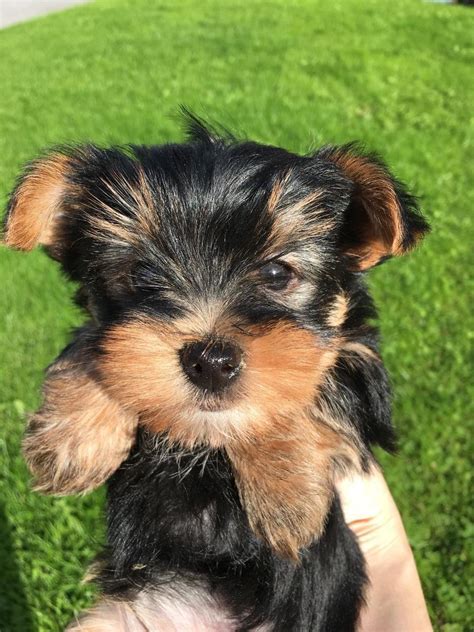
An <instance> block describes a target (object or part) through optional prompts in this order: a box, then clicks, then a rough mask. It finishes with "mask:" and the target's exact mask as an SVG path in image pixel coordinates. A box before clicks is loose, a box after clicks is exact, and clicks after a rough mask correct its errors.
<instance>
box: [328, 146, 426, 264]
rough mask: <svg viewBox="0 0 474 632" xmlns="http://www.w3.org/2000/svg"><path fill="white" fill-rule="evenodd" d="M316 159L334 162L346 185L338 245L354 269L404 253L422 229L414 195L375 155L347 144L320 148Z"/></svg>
mask: <svg viewBox="0 0 474 632" xmlns="http://www.w3.org/2000/svg"><path fill="white" fill-rule="evenodd" d="M318 157H320V158H323V159H325V160H328V161H330V162H332V163H333V164H335V165H336V166H337V167H338V168H339V169H340V170H341V171H342V173H343V174H344V176H345V177H346V178H347V179H348V180H349V181H350V182H351V184H352V192H351V196H350V201H349V204H348V206H347V208H346V211H345V215H344V223H343V226H342V231H341V242H340V245H341V247H342V249H343V250H344V252H345V253H346V254H347V255H348V256H349V257H350V258H351V259H352V261H353V267H354V269H355V270H367V269H368V268H371V267H372V266H375V265H377V264H378V263H381V262H382V261H384V260H385V259H387V258H389V257H392V256H399V255H403V254H405V253H406V252H407V251H409V250H410V249H411V248H413V247H415V245H416V244H417V242H418V241H419V240H420V239H421V238H422V237H423V236H424V234H425V233H426V232H428V230H429V226H428V224H427V222H426V221H425V220H424V219H423V217H422V216H421V215H420V213H419V212H418V205H417V202H416V200H415V198H414V197H413V196H412V195H410V194H409V193H408V191H407V190H406V189H405V187H404V185H403V184H401V183H400V182H398V181H397V180H396V179H395V178H394V177H393V176H392V175H391V173H390V172H389V170H388V169H387V167H386V166H385V164H384V163H383V162H382V161H381V160H380V159H379V158H378V157H377V156H374V155H364V154H361V153H359V152H358V151H357V148H356V146H355V145H353V144H351V145H344V146H341V147H326V148H323V149H322V150H321V151H320V152H318Z"/></svg>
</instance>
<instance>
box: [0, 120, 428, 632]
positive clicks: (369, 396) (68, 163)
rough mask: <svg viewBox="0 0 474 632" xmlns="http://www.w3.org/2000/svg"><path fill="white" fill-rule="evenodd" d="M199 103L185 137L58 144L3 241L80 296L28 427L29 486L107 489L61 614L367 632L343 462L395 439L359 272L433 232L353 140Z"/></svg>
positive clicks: (31, 172) (29, 172) (120, 622)
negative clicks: (256, 129)
mask: <svg viewBox="0 0 474 632" xmlns="http://www.w3.org/2000/svg"><path fill="white" fill-rule="evenodd" d="M188 121H189V138H188V140H187V142H185V143H182V144H168V145H163V146H154V147H142V146H130V147H125V148H111V149H100V148H98V147H95V146H91V145H90V146H82V147H67V148H60V149H58V150H57V151H53V152H52V153H50V154H48V155H45V156H44V157H42V158H39V159H38V160H36V161H35V162H33V163H32V164H30V165H29V166H28V167H27V168H26V170H25V172H24V174H23V175H22V177H21V178H20V180H19V182H18V184H17V186H16V188H15V190H14V192H13V194H12V197H11V200H10V202H9V206H8V211H7V216H6V220H5V231H4V233H5V242H6V244H7V245H9V246H11V247H14V248H19V249H21V250H30V249H32V248H33V247H34V246H36V245H38V244H40V245H42V246H44V247H45V248H46V251H47V253H48V254H49V255H50V256H51V257H52V258H53V259H55V260H56V261H58V262H59V264H60V265H61V267H62V269H63V270H64V272H65V273H66V275H67V277H68V278H70V279H72V280H73V281H75V282H76V283H77V284H78V286H79V291H78V301H79V302H80V304H81V305H82V306H83V307H84V309H85V311H86V312H87V314H88V322H87V324H86V325H85V326H84V327H83V328H81V329H80V330H79V331H77V332H76V335H75V338H74V340H73V342H72V343H71V344H70V345H69V347H67V348H66V350H65V351H64V352H63V353H62V354H61V356H60V357H59V358H58V359H57V360H56V361H55V362H54V363H53V365H52V366H51V367H50V368H49V370H48V373H47V375H46V381H45V386H44V401H43V404H42V407H41V408H40V410H39V411H38V412H37V413H35V414H34V415H33V416H32V417H31V419H30V422H29V425H28V429H27V431H26V437H25V441H24V453H25V457H26V460H27V462H28V464H29V466H30V468H31V470H32V472H33V475H34V476H35V479H36V483H37V487H38V489H40V490H42V491H44V492H48V493H53V494H70V493H76V492H85V491H88V490H91V489H93V488H95V487H97V486H98V485H100V484H102V483H104V482H107V486H108V509H107V515H108V541H107V548H106V550H105V552H104V553H103V555H102V556H101V557H100V559H99V560H98V561H97V563H96V564H95V566H94V571H93V574H94V576H95V579H96V581H97V583H98V585H99V586H100V588H101V591H102V594H103V597H102V598H101V600H100V601H99V603H98V604H97V605H96V606H95V608H93V609H92V610H91V611H90V612H89V613H86V614H84V615H83V616H82V617H81V618H80V620H78V621H77V622H76V623H73V624H71V627H70V628H69V629H70V630H82V631H92V630H94V631H100V630H103V631H105V630H110V631H112V630H113V631H114V632H120V631H126V630H130V631H133V632H139V631H140V632H143V631H155V630H156V631H162V630H178V631H179V632H184V631H185V630H203V631H211V630H215V631H217V630H219V631H223V630H226V631H231V630H241V631H242V630H260V631H262V630H268V631H270V630H272V631H278V632H290V631H295V632H307V631H309V630H311V631H313V630H314V631H337V632H343V631H346V630H347V631H349V630H354V629H355V627H356V625H357V620H358V613H359V609H360V607H361V604H362V602H363V595H364V588H365V586H366V575H365V572H364V560H363V558H362V554H361V552H360V550H359V547H358V545H357V542H356V540H355V538H354V536H353V535H352V533H351V532H350V530H349V529H348V527H347V526H346V524H345V522H344V519H343V516H342V512H341V508H340V504H339V500H338V497H337V494H336V492H335V486H334V480H335V477H336V475H338V474H339V473H340V472H341V471H346V470H348V469H351V468H353V469H354V470H364V469H366V468H367V467H368V466H369V465H370V463H371V462H372V461H373V458H374V457H373V456H372V451H371V448H372V446H373V445H376V444H378V445H380V446H382V447H383V448H385V449H388V450H390V449H392V448H393V446H394V432H393V429H392V425H391V419H390V393H389V386H388V380H387V376H386V372H385V369H384V366H383V363H382V360H381V358H380V355H379V351H378V343H377V330H376V329H375V327H374V324H373V320H374V317H375V315H376V314H375V309H374V306H373V303H372V301H371V299H370V297H369V294H368V292H367V288H366V285H365V280H364V277H365V272H366V271H367V270H369V269H370V268H372V267H373V266H375V265H377V264H379V263H381V262H383V261H385V260H386V259H388V258H389V257H392V256H394V255H402V254H404V253H405V252H407V251H408V250H410V249H411V248H412V247H413V246H414V245H415V244H416V242H417V241H418V240H419V239H420V238H421V237H422V236H423V234H424V233H425V232H426V231H427V230H428V226H427V224H426V222H425V221H424V219H423V218H422V217H421V215H420V214H419V213H418V210H417V205H416V202H415V200H414V198H413V197H412V196H411V195H410V194H408V193H407V191H406V190H405V188H404V186H403V185H402V184H401V183H400V182H398V181H397V180H395V179H394V178H393V177H392V175H391V174H390V172H389V171H388V169H387V168H386V166H385V165H384V164H383V162H381V161H380V160H379V159H378V158H377V157H375V156H373V155H367V154H364V153H362V152H361V151H360V150H359V149H358V148H357V147H356V146H354V145H347V146H341V147H324V148H322V149H320V150H319V151H316V152H314V153H312V154H310V155H305V156H300V155H296V154H294V153H291V152H288V151H285V150H284V149H280V148H277V147H271V146H265V145H261V144H258V143H254V142H248V141H243V142H241V141H238V140H236V139H235V138H233V137H232V136H231V135H229V134H227V133H218V132H216V131H215V130H212V129H209V128H207V127H206V126H205V125H204V124H203V123H202V122H201V121H200V120H199V119H197V118H195V117H192V116H189V119H188Z"/></svg>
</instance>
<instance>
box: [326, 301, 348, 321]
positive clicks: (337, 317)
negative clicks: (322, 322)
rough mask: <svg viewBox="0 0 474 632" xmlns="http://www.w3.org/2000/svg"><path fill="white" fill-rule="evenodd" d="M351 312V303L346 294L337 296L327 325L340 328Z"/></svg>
mask: <svg viewBox="0 0 474 632" xmlns="http://www.w3.org/2000/svg"><path fill="white" fill-rule="evenodd" d="M348 310H349V301H348V299H347V296H346V295H345V294H339V295H338V296H336V299H335V301H334V303H333V304H332V306H331V309H330V310H329V315H328V318H327V324H328V325H329V326H330V327H340V326H341V325H343V324H344V322H345V320H346V318H347V312H348Z"/></svg>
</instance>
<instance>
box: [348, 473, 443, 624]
mask: <svg viewBox="0 0 474 632" xmlns="http://www.w3.org/2000/svg"><path fill="white" fill-rule="evenodd" d="M337 488H338V492H339V495H340V498H341V502H342V508H343V512H344V517H345V519H346V522H347V524H348V525H349V527H350V528H351V529H352V531H353V532H354V533H355V535H356V536H357V539H358V542H359V545H360V547H361V549H362V552H363V553H364V556H365V559H366V563H367V571H368V575H369V581H370V584H369V587H368V590H367V594H366V606H365V607H364V608H363V610H362V612H361V617H360V625H359V631H360V632H382V631H383V632H400V631H401V630H403V632H431V631H432V630H433V628H432V626H431V622H430V618H429V616H428V610H427V607H426V602H425V598H424V596H423V590H422V588H421V582H420V578H419V575H418V571H417V569H416V564H415V559H414V557H413V552H412V550H411V548H410V544H409V542H408V538H407V535H406V532H405V529H404V527H403V523H402V519H401V517H400V513H399V511H398V509H397V506H396V504H395V502H394V500H393V498H392V495H391V493H390V490H389V489H388V486H387V483H386V482H385V479H384V477H383V474H382V472H381V471H380V469H379V468H377V467H373V468H372V469H371V471H370V472H369V474H366V475H353V476H348V477H346V478H343V479H341V480H340V481H338V483H337Z"/></svg>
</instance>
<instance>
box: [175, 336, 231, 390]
mask: <svg viewBox="0 0 474 632" xmlns="http://www.w3.org/2000/svg"><path fill="white" fill-rule="evenodd" d="M179 358H180V361H181V366H182V367H183V371H184V372H185V373H186V375H187V376H188V378H189V379H190V380H191V382H192V383H193V384H195V385H196V386H199V388H202V389H203V390H205V391H209V392H211V393H218V392H220V391H223V390H224V389H225V388H227V386H229V385H230V384H231V383H232V382H233V381H234V380H235V378H236V377H237V375H238V374H239V372H240V369H241V366H242V352H241V351H240V349H239V348H238V347H237V346H236V345H235V344H233V343H231V342H228V341H224V340H216V341H202V342H192V343H190V344H188V345H186V346H184V347H183V348H182V349H181V351H180V353H179Z"/></svg>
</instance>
